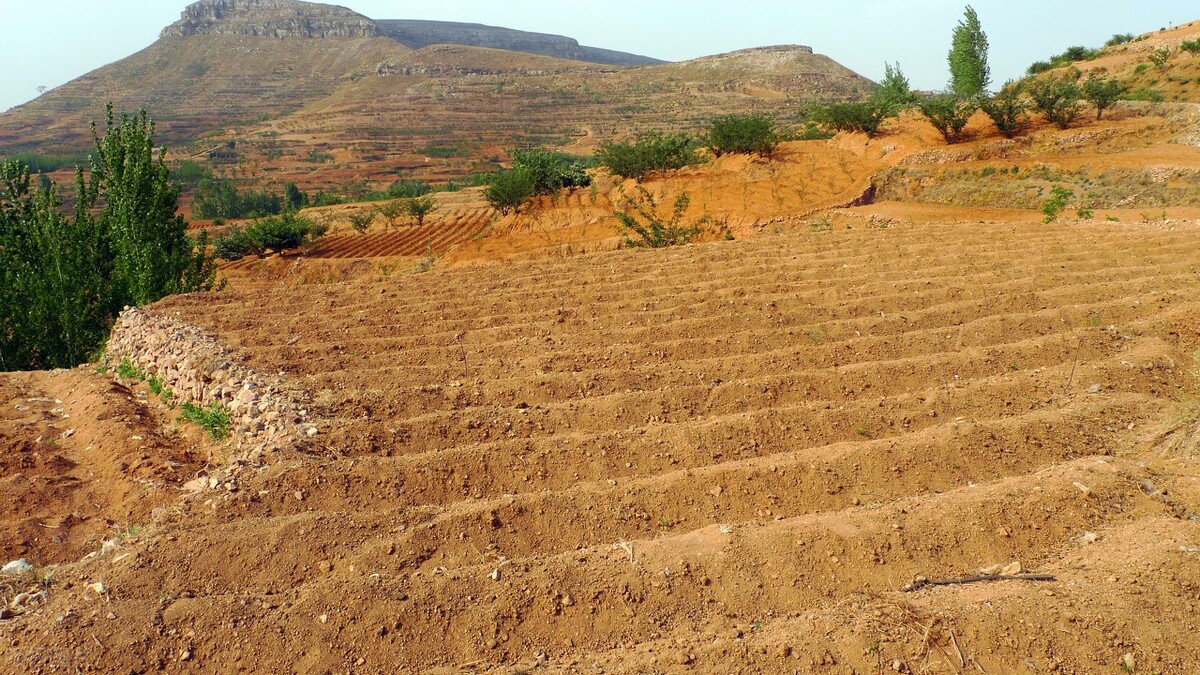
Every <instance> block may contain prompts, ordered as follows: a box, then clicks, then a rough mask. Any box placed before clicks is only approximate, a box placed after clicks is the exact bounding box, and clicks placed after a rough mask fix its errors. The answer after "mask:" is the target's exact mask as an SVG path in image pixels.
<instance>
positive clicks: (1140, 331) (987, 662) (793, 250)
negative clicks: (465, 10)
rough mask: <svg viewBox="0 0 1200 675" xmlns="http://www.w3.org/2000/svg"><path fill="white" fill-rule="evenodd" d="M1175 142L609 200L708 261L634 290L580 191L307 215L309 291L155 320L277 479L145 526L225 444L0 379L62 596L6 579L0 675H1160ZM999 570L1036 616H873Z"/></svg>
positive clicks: (1179, 174)
mask: <svg viewBox="0 0 1200 675" xmlns="http://www.w3.org/2000/svg"><path fill="white" fill-rule="evenodd" d="M1196 114H1197V113H1196V109H1195V108H1194V107H1190V106H1168V107H1165V108H1152V109H1143V108H1141V107H1139V106H1123V107H1122V108H1121V109H1120V110H1118V111H1116V113H1115V114H1114V115H1113V119H1112V120H1110V121H1106V122H1102V123H1095V122H1088V123H1087V124H1086V125H1084V126H1082V127H1081V128H1077V129H1072V130H1068V131H1066V132H1060V131H1057V130H1052V129H1047V128H1037V129H1035V130H1034V131H1035V133H1034V134H1033V135H1031V136H1029V137H1028V138H1027V139H1025V140H1021V141H1017V142H1009V141H1005V140H1003V139H1000V138H999V137H998V136H996V135H995V134H994V132H993V131H992V130H991V129H990V127H989V126H988V125H987V124H985V123H984V122H983V121H982V120H980V119H977V120H976V121H975V122H974V123H973V126H972V131H973V132H974V133H975V138H974V140H972V141H971V142H969V143H966V144H963V145H959V146H954V147H947V146H945V145H943V144H941V142H940V140H939V137H937V136H936V135H935V134H934V133H933V132H932V131H931V130H930V129H929V128H928V127H925V126H922V125H920V124H918V123H916V122H915V121H914V120H911V119H909V120H906V121H904V122H903V123H900V124H897V125H896V126H894V127H893V128H891V129H889V131H888V133H887V134H885V135H884V137H882V138H879V139H875V140H871V141H867V140H866V139H865V138H862V137H857V138H856V137H850V136H843V137H839V138H836V139H833V140H832V141H829V142H806V143H795V144H789V145H787V146H785V147H784V149H783V151H782V152H781V153H780V156H779V157H777V158H775V159H774V160H771V161H767V160H764V159H747V158H721V159H719V160H715V161H713V162H712V163H710V164H708V165H705V166H702V167H695V168H691V169H687V170H684V171H681V172H678V173H675V174H671V175H669V176H660V177H655V178H654V179H653V180H650V181H648V182H647V184H646V188H647V190H648V192H649V193H650V194H652V195H654V196H655V197H656V198H657V199H658V201H659V203H660V204H668V205H669V204H670V203H671V202H672V201H673V200H674V198H675V196H677V195H678V194H680V193H682V192H687V193H688V194H689V195H690V196H691V197H692V207H691V210H689V212H688V216H687V217H688V218H689V219H699V218H701V217H702V216H705V215H707V216H709V217H710V221H715V222H718V223H722V224H723V226H724V229H723V230H722V229H718V228H710V230H709V231H708V232H706V235H705V237H704V241H703V243H697V244H692V245H687V246H681V247H675V248H669V249H662V250H606V249H615V248H616V247H617V246H618V244H619V240H620V233H619V231H618V230H617V229H616V227H615V225H614V219H613V217H612V211H613V209H615V208H620V207H621V205H622V203H623V202H622V200H623V199H624V197H623V194H622V193H624V195H630V194H632V192H633V186H632V185H619V184H617V183H616V182H615V181H613V180H612V179H611V178H605V177H603V176H602V177H601V178H600V181H599V182H598V185H597V189H596V190H595V191H594V192H593V191H589V190H582V191H577V192H574V193H571V194H569V195H560V196H558V197H557V198H555V199H550V198H546V199H543V200H542V201H540V202H538V203H537V204H534V205H533V206H532V207H531V208H529V209H528V210H527V211H525V212H524V213H522V214H520V215H517V216H509V217H506V218H502V219H499V218H497V219H493V218H492V217H491V216H490V215H488V214H487V212H486V209H485V208H484V207H483V206H482V201H481V197H480V196H479V195H478V193H477V192H471V191H466V192H464V193H460V194H459V195H457V196H455V197H453V200H455V201H453V204H451V203H450V202H447V203H446V204H445V209H444V210H441V211H439V212H437V213H436V214H435V215H434V216H431V218H430V221H429V224H428V225H427V226H425V229H420V228H416V227H415V226H409V225H406V226H402V227H400V228H393V229H391V230H386V229H385V226H384V225H383V223H382V222H381V221H377V222H376V224H375V225H374V226H373V228H374V229H373V230H372V232H371V233H369V234H367V235H362V236H358V235H349V234H348V233H347V232H346V230H345V224H344V223H342V222H341V220H340V219H342V218H344V217H345V216H344V214H345V213H346V212H347V210H348V209H357V208H366V207H364V206H358V205H356V206H354V207H334V208H333V209H331V210H328V211H320V212H315V213H314V214H312V215H314V217H322V218H325V219H327V220H329V221H330V222H332V224H333V235H332V238H330V239H328V240H326V241H325V242H323V243H321V244H319V245H317V246H316V247H315V248H314V249H312V250H311V251H309V252H308V253H307V255H290V256H287V257H276V258H272V259H269V260H266V261H251V262H247V263H244V264H239V265H231V266H227V267H226V268H225V269H226V274H227V275H228V276H229V278H230V284H229V286H228V288H226V289H224V290H222V291H219V292H213V293H204V294H196V295H191V296H185V297H177V298H172V299H169V300H166V301H164V302H162V303H160V304H159V305H157V306H155V307H154V308H153V309H152V311H155V312H160V313H164V314H166V315H168V316H170V317H172V318H175V319H178V320H181V321H184V322H188V323H191V324H195V325H198V326H200V327H202V328H204V329H206V330H207V331H209V332H210V333H211V334H212V335H213V336H214V337H216V338H217V339H219V340H221V341H222V342H224V343H225V344H227V345H229V346H230V347H232V348H234V349H235V350H237V352H238V354H239V358H240V359H242V360H244V361H245V363H246V364H247V365H249V366H251V367H253V368H255V369H257V370H259V371H261V372H264V373H270V374H272V375H273V376H274V375H279V376H281V377H283V378H285V379H286V380H287V381H289V382H291V383H294V384H295V385H296V386H298V387H302V388H303V389H305V390H306V391H307V393H308V394H309V397H308V399H309V400H311V401H312V410H310V411H308V412H309V413H310V414H311V417H312V419H319V420H323V421H322V422H321V423H320V424H319V429H318V430H317V432H316V433H315V435H313V436H309V437H306V441H305V445H304V447H303V448H302V452H300V453H297V454H294V455H288V456H286V457H285V458H284V459H282V460H280V461H278V462H275V463H273V464H270V465H268V466H265V467H262V468H261V469H258V470H254V469H250V468H246V469H244V470H243V471H242V472H241V473H240V474H239V475H238V477H237V481H236V483H233V484H231V483H229V482H228V481H225V480H216V479H215V478H214V480H213V481H212V484H211V486H210V487H211V489H209V488H203V489H201V488H198V487H196V486H195V484H194V483H188V485H190V486H192V487H191V488H189V489H188V490H183V489H182V486H183V484H184V483H185V482H186V481H188V480H189V479H191V478H192V477H193V476H196V475H198V471H199V469H201V468H202V467H201V465H202V464H209V465H210V466H209V467H208V469H209V471H208V472H205V473H203V474H199V475H205V476H210V475H211V476H216V474H217V473H218V472H220V471H224V470H225V467H224V465H223V464H222V461H223V452H225V451H226V450H228V448H227V447H226V446H216V447H213V446H206V445H202V444H200V443H199V442H198V440H197V439H198V437H197V435H196V432H195V429H194V428H193V427H190V426H189V425H181V428H182V429H183V430H182V431H181V432H180V433H179V434H174V435H173V434H170V433H166V432H164V431H163V429H165V428H167V427H169V426H171V425H172V424H173V423H172V422H171V417H172V416H173V414H174V413H171V412H170V411H166V410H164V409H162V407H161V404H153V405H149V404H144V403H141V402H140V401H139V399H138V396H137V393H138V392H143V389H144V385H139V386H137V387H135V388H134V391H133V393H132V394H131V393H129V392H127V391H126V390H125V389H124V388H121V387H117V388H115V389H114V388H113V385H109V384H107V382H106V381H104V380H103V379H101V378H100V376H99V375H95V374H93V373H91V372H89V371H86V370H76V371H70V372H66V373H49V374H47V373H38V374H19V375H9V376H5V377H4V378H3V379H0V387H2V388H0V393H2V394H3V399H4V400H7V401H9V403H7V404H5V405H6V406H7V407H6V408H5V409H4V411H2V412H0V425H3V426H0V431H3V434H4V435H3V436H2V437H0V438H3V442H4V444H5V446H4V447H5V448H6V449H8V448H10V447H11V448H13V450H11V451H10V452H9V454H13V456H14V457H16V458H17V459H15V460H11V461H6V463H5V464H4V468H3V470H4V473H3V481H4V483H3V484H5V485H11V486H17V487H6V488H5V492H4V493H3V496H5V497H6V498H7V499H8V502H7V503H9V504H10V505H11V507H10V509H9V510H8V511H6V512H5V513H4V522H5V525H6V527H9V528H10V531H9V533H8V534H7V535H6V537H7V538H6V539H4V540H3V545H4V546H5V547H6V548H5V550H6V551H8V550H11V551H12V554H11V555H10V556H9V557H10V558H16V557H22V556H24V557H26V558H28V559H29V560H30V562H34V563H37V564H39V565H46V564H53V563H62V564H59V565H57V566H55V567H53V568H45V567H42V568H39V569H38V570H37V574H36V575H34V576H33V577H30V578H25V579H22V580H14V581H10V582H7V583H8V586H6V587H5V588H6V589H7V590H6V591H5V592H6V593H8V595H6V599H7V598H15V597H16V595H15V594H16V593H20V592H22V591H25V592H29V591H31V590H35V589H43V590H45V591H46V592H47V594H48V602H47V603H45V604H40V605H28V604H26V605H22V606H20V607H18V608H17V610H16V611H15V612H14V615H15V618H12V619H10V620H4V621H0V663H2V664H3V666H2V667H3V668H5V669H7V670H9V671H12V672H33V673H41V672H45V673H50V672H64V671H65V672H72V671H75V670H77V669H78V670H80V671H87V670H92V671H100V672H120V673H127V672H156V671H167V672H300V673H392V672H434V673H479V672H493V673H517V672H528V671H532V670H534V669H540V670H543V671H545V672H563V673H596V672H611V673H619V672H627V673H646V672H650V673H653V672H660V673H684V672H717V673H759V672H765V673H789V672H804V673H808V672H820V673H879V672H881V671H882V672H909V673H918V672H935V673H960V672H983V673H1035V672H1060V673H1080V674H1082V673H1108V672H1111V673H1118V672H1122V670H1123V669H1128V670H1132V671H1134V672H1147V673H1152V672H1157V673H1192V672H1196V671H1197V669H1200V643H1198V642H1197V641H1196V639H1195V634H1196V629H1197V627H1198V626H1200V398H1197V395H1198V393H1200V383H1198V382H1197V377H1198V375H1197V372H1198V371H1200V364H1198V363H1197V356H1196V355H1197V350H1198V349H1200V320H1198V318H1197V317H1200V224H1197V222H1196V221H1195V218H1196V216H1197V215H1198V211H1197V209H1200V204H1197V203H1194V200H1195V199H1196V196H1197V194H1200V192H1197V191H1196V190H1195V187H1196V186H1195V177H1196V175H1197V170H1200V148H1198V147H1197V145H1198V143H1200V142H1198V141H1190V140H1189V139H1191V138H1192V134H1194V133H1195V126H1189V125H1190V124H1191V120H1194V119H1195V115H1196ZM1149 158H1153V161H1149ZM1013 167H1017V169H1014V168H1013ZM989 168H992V169H993V170H992V171H988V169H989ZM1000 169H1004V171H1001V170H1000ZM1160 177H1161V178H1162V180H1159V178H1160ZM872 185H875V186H876V189H875V190H874V192H872V191H871V190H870V187H871V186H872ZM1054 186H1070V187H1071V188H1072V189H1073V190H1074V191H1075V196H1074V197H1073V200H1074V201H1072V203H1071V205H1070V207H1069V209H1068V210H1066V211H1065V212H1064V213H1062V214H1060V217H1059V218H1058V219H1057V220H1054V221H1053V222H1050V223H1043V222H1042V218H1043V214H1042V213H1041V211H1040V210H1039V206H1040V200H1037V198H1036V196H1037V195H1038V194H1039V193H1038V189H1041V190H1042V193H1043V194H1045V195H1048V194H1049V190H1050V189H1051V188H1052V187H1054ZM871 196H874V197H875V198H876V199H875V200H874V201H873V203H869V202H872V199H871V198H870V197H871ZM441 198H443V199H451V198H450V197H441ZM1044 198H1045V197H1044V196H1043V197H1042V199H1044ZM1081 200H1094V201H1095V204H1096V206H1095V208H1094V209H1093V210H1094V213H1091V214H1088V213H1086V211H1087V209H1086V208H1085V207H1086V206H1087V204H1088V203H1089V202H1086V201H1081ZM856 202H863V203H861V204H859V205H852V204H854V203H856ZM472 204H474V206H472ZM964 204H965V205H964ZM1110 218H1111V219H1115V220H1106V219H1110ZM477 227H478V228H479V229H475V228H477ZM434 233H438V234H434ZM724 233H728V234H730V235H732V236H733V237H734V240H733V241H724V240H723V239H722V238H721V235H722V234H724ZM417 235H419V236H417ZM430 236H433V237H434V241H435V243H436V245H435V246H433V247H432V248H433V249H434V251H433V256H432V258H433V260H431V261H427V264H421V265H418V264H417V262H418V261H417V259H418V258H420V257H423V256H426V255H427V254H428V251H429V248H430V246H429V237H430ZM422 237H424V238H425V241H424V243H423V244H422V242H421V241H420V240H421V238H422ZM439 237H441V238H440V239H439ZM442 245H446V247H447V248H446V249H445V250H438V247H439V246H442ZM389 247H391V248H389ZM581 252H583V253H581ZM345 256H353V257H349V258H348V257H345ZM381 256H382V257H381ZM410 263H411V264H413V265H414V267H413V269H411V270H410V269H409V268H408V267H406V266H405V265H408V264H410ZM483 263H487V264H483ZM422 270H423V271H425V272H426V273H423V274H413V273H410V272H413V271H422ZM143 393H144V392H143ZM56 399H57V400H62V401H64V402H65V403H64V404H53V405H54V406H60V405H61V406H62V407H63V410H62V411H60V412H55V410H56V408H55V407H51V406H52V404H51V403H49V401H53V400H56ZM148 399H149V400H155V399H154V398H153V397H148ZM17 406H32V407H29V409H28V410H23V409H20V408H18V407H17ZM61 412H67V413H69V414H70V415H71V417H70V418H69V420H65V419H62V414H61ZM138 415H141V420H142V421H138ZM131 420H132V421H131ZM52 425H53V429H52V428H51V426H52ZM67 428H75V429H76V431H75V432H74V434H73V435H71V436H70V437H69V438H65V437H64V436H65V433H64V432H65V429H67ZM156 430H157V431H156ZM130 434H135V435H136V436H139V437H141V438H140V440H139V441H138V443H139V445H138V446H134V445H132V444H131V440H125V439H132V438H133V436H131V435H130ZM39 436H41V437H42V440H41V442H40V443H39V442H38V441H37V438H38V437H39ZM47 438H56V439H57V442H56V443H55V444H54V449H50V448H48V447H47V446H48V442H47ZM89 439H91V440H89ZM141 445H145V446H146V447H144V448H143V447H141ZM135 447H136V448H137V449H136V450H134V449H132V448H135ZM18 473H19V474H20V477H18ZM92 473H94V474H95V475H94V476H93V475H92ZM20 481H25V482H27V483H30V484H31V485H36V486H37V488H38V490H39V491H29V490H28V489H27V488H25V487H24V485H25V483H21V482H20ZM64 486H65V487H64ZM27 495H29V496H27ZM90 495H98V496H95V497H91V496H90ZM67 514H77V515H76V516H72V517H71V518H70V519H68V518H67ZM68 521H69V522H68ZM44 525H45V526H58V527H60V528H64V531H65V533H66V535H65V538H64V542H65V543H64V544H62V545H59V548H57V549H56V548H53V546H52V545H51V544H50V543H48V542H49V541H50V540H52V537H53V536H55V535H52V534H50V532H52V531H54V530H49V529H47V530H46V531H45V532H42V531H41V530H43V529H46V528H43V526H44ZM130 525H136V526H137V527H136V528H135V530H136V534H134V535H131V536H124V535H123V536H120V537H116V536H115V534H117V531H120V532H125V533H126V534H129V532H130V530H129V526H130ZM105 532H111V533H112V534H109V535H105V534H104V533H105ZM101 538H104V539H109V540H112V539H116V541H115V542H113V543H110V544H109V545H108V546H106V547H105V548H104V549H103V551H102V552H101V553H100V554H98V555H95V556H91V557H87V558H83V556H82V555H80V554H81V553H83V552H85V551H89V550H96V549H98V548H100V542H101ZM55 545H57V544H55ZM46 551H61V554H60V555H59V557H52V556H50V555H48V554H47V553H46ZM81 558H83V559H81ZM1004 568H1009V569H1008V571H1010V572H1016V571H1017V570H1018V569H1019V571H1020V572H1021V573H1036V574H1042V575H1049V576H1051V577H1053V580H1047V581H1036V580H1028V579H1024V580H1006V581H1001V580H991V581H984V582H978V583H969V584H955V585H933V586H920V585H918V587H917V588H915V589H913V588H912V585H913V584H914V582H916V581H917V580H918V579H920V578H925V579H928V580H949V579H961V578H964V577H971V576H975V575H978V574H979V573H980V572H981V570H983V571H996V570H998V569H1004ZM48 572H52V574H51V575H49V578H48V579H47V578H46V577H47V573H48ZM22 583H24V584H25V586H22V585H21V584H22ZM97 583H99V584H102V585H103V592H102V593H98V592H97V591H96V589H97V588H98V587H97V586H94V585H93V584H97Z"/></svg>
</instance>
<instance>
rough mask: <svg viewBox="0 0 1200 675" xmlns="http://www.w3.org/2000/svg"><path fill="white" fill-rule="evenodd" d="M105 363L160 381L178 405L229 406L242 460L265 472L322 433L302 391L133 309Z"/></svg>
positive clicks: (204, 338) (188, 330) (200, 336)
mask: <svg viewBox="0 0 1200 675" xmlns="http://www.w3.org/2000/svg"><path fill="white" fill-rule="evenodd" d="M106 356H107V358H108V362H109V363H110V364H115V363H119V362H121V361H122V360H124V359H128V360H129V361H130V362H131V363H132V364H133V365H135V366H137V367H138V368H141V369H142V370H144V371H145V372H146V374H147V375H149V376H154V377H157V378H159V379H160V380H162V381H163V385H164V387H165V388H167V389H170V390H171V391H172V392H173V394H174V396H175V400H177V401H179V402H189V403H193V404H195V405H199V406H211V405H214V404H216V405H222V406H225V407H226V408H227V409H228V411H229V420H230V426H231V429H232V431H233V442H234V445H235V453H234V458H235V459H237V460H241V461H245V462H248V463H250V464H252V465H262V464H264V463H266V462H267V461H268V459H269V458H270V457H271V456H274V455H278V454H280V453H283V452H289V451H300V450H302V449H303V446H304V444H305V443H306V441H308V440H309V439H311V438H313V437H315V436H316V435H317V433H318V426H317V424H316V423H315V422H314V421H312V420H310V419H309V413H308V405H307V396H306V394H305V392H304V391H303V390H301V389H299V388H297V387H294V386H290V385H288V383H287V382H285V381H284V380H283V379H282V378H275V377H270V376H267V375H263V374H262V373H259V372H257V371H255V370H253V369H251V368H249V367H247V366H245V365H243V364H241V363H240V362H239V360H238V359H237V358H235V356H234V355H233V354H232V353H231V352H230V351H229V350H228V349H227V348H226V347H224V346H223V345H221V344H220V343H219V342H217V341H216V340H214V339H213V338H212V337H210V336H208V335H207V334H205V333H204V331H202V330H200V329H199V328H197V327H195V326H191V325H189V324H186V323H183V322H182V321H178V320H176V319H172V318H169V317H165V316H159V315H157V314H154V313H152V312H150V311H147V310H145V309H141V308H133V309H126V310H125V311H124V312H122V313H121V316H120V317H119V318H118V319H117V323H116V325H115V326H113V331H112V336H111V337H110V338H109V341H108V347H107V352H106Z"/></svg>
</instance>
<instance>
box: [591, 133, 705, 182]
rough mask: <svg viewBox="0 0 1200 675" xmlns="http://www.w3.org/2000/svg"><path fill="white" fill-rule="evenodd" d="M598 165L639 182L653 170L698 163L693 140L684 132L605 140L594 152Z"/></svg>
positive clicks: (614, 173) (644, 134) (645, 134)
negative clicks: (618, 140)
mask: <svg viewBox="0 0 1200 675" xmlns="http://www.w3.org/2000/svg"><path fill="white" fill-rule="evenodd" d="M596 159H597V161H598V162H599V163H600V166H603V167H604V168H606V169H608V171H609V173H612V174H613V175H614V176H620V177H621V178H632V179H634V180H639V181H640V180H642V179H643V178H645V177H646V174H649V173H651V172H655V171H659V172H661V171H670V170H672V169H682V168H683V167H685V166H690V165H692V164H696V163H697V162H699V161H700V160H699V158H698V157H697V156H696V140H695V139H693V138H692V137H691V136H688V135H687V134H685V133H675V134H670V135H664V134H663V133H662V132H659V131H651V132H646V133H643V134H641V135H639V136H638V137H637V138H635V139H634V140H632V141H622V142H616V141H605V142H603V143H601V144H600V148H599V150H598V151H597V152H596Z"/></svg>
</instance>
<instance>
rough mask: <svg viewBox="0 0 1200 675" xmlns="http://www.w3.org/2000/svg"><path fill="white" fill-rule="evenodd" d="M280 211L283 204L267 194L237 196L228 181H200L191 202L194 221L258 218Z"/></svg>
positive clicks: (276, 197)
mask: <svg viewBox="0 0 1200 675" xmlns="http://www.w3.org/2000/svg"><path fill="white" fill-rule="evenodd" d="M282 211H283V201H282V200H280V198H279V196H278V195H273V194H270V193H268V192H255V191H252V190H250V191H246V192H239V191H238V189H237V186H236V185H234V183H233V181H230V180H201V181H200V187H199V188H197V190H196V194H195V196H194V197H193V200H192V215H193V216H195V217H197V218H208V219H214V218H261V217H262V216H269V215H276V214H278V213H280V212H282Z"/></svg>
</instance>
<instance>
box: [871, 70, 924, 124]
mask: <svg viewBox="0 0 1200 675" xmlns="http://www.w3.org/2000/svg"><path fill="white" fill-rule="evenodd" d="M871 101H872V102H873V103H875V104H876V105H877V106H879V107H880V108H882V109H883V111H884V114H885V116H886V117H891V116H892V115H895V114H896V113H898V112H900V111H901V110H903V109H905V108H907V107H909V106H911V105H913V104H915V103H916V102H917V96H916V94H914V93H913V91H912V87H911V86H910V85H909V83H908V78H907V77H906V76H905V75H904V71H902V70H900V64H899V63H897V64H895V65H892V64H890V63H885V64H883V80H882V81H881V82H880V83H879V88H878V89H876V90H875V93H874V94H873V95H872V96H871Z"/></svg>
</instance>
